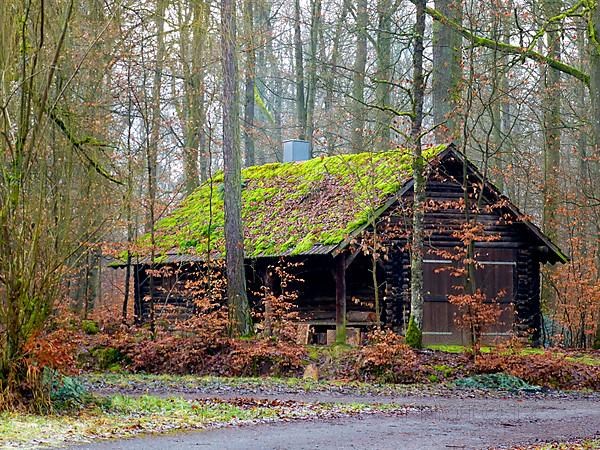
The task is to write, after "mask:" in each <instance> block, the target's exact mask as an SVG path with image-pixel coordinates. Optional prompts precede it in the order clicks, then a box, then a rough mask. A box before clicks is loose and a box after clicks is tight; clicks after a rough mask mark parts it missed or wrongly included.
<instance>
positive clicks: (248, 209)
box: [141, 145, 446, 256]
mask: <svg viewBox="0 0 600 450" xmlns="http://www.w3.org/2000/svg"><path fill="white" fill-rule="evenodd" d="M445 148H446V146H443V145H442V146H436V147H431V148H429V149H427V150H425V152H424V157H425V158H426V159H427V160H431V159H432V158H434V157H435V156H437V155H438V154H439V153H440V152H441V151H442V150H443V149H445ZM411 161H412V157H411V153H410V152H409V151H407V150H394V151H388V152H381V153H370V152H367V153H360V154H351V155H336V156H329V157H321V158H314V159H311V160H309V161H305V162H302V163H284V164H282V163H274V164H265V165H262V166H254V167H249V168H247V169H244V170H243V171H242V177H243V180H244V183H243V184H244V186H243V191H242V203H243V207H242V218H243V222H244V226H245V244H246V252H247V254H248V255H249V256H261V255H262V256H273V255H278V254H282V253H285V252H289V253H291V254H301V253H304V252H307V251H308V250H310V249H311V248H312V247H313V246H314V245H316V244H321V245H336V244H339V243H340V242H342V241H343V240H344V239H345V238H347V237H348V236H349V234H350V233H352V232H353V231H355V230H356V229H358V228H360V227H361V226H363V225H365V224H366V223H367V222H368V220H369V219H370V218H371V217H372V215H373V213H374V212H375V211H376V210H377V209H378V208H380V207H381V206H382V205H383V204H384V203H385V202H386V201H387V200H388V199H389V198H390V197H391V196H392V195H394V194H395V193H397V192H398V191H399V190H400V188H401V187H402V185H403V184H404V183H405V182H406V180H407V179H409V178H410V176H411V172H412V169H411ZM222 183H223V174H222V173H218V174H216V175H215V176H214V177H213V178H212V179H211V180H209V181H207V182H206V183H204V184H203V185H202V186H200V187H199V188H198V189H196V191H194V192H193V193H192V194H191V195H190V196H189V197H187V198H186V199H185V200H184V201H183V202H182V203H181V205H180V206H179V207H178V208H177V209H176V210H175V211H173V213H172V214H171V215H169V216H167V217H165V218H164V219H162V220H161V221H159V222H158V224H157V227H156V242H157V245H158V247H159V249H160V250H161V251H162V252H167V251H177V252H182V253H184V252H190V253H196V254H203V253H206V251H207V250H211V251H215V252H222V251H223V245H224V237H223V226H224V213H223V198H222V195H220V194H219V189H222V188H221V186H222ZM141 243H142V244H148V243H149V239H148V237H147V236H146V237H144V238H142V240H141Z"/></svg>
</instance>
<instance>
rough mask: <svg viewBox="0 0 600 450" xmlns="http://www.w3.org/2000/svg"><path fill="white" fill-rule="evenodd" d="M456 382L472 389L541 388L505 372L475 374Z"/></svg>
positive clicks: (511, 389) (509, 389)
mask: <svg viewBox="0 0 600 450" xmlns="http://www.w3.org/2000/svg"><path fill="white" fill-rule="evenodd" d="M455 384H456V386H459V387H464V388H471V389H502V390H506V391H520V390H524V391H537V390H539V389H540V388H539V387H538V386H532V385H531V384H529V383H527V382H526V381H524V380H523V379H521V378H518V377H515V376H513V375H508V374H505V373H489V374H481V375H473V376H470V377H465V378H461V379H460V380H456V382H455Z"/></svg>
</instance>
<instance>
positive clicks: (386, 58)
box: [375, 0, 394, 150]
mask: <svg viewBox="0 0 600 450" xmlns="http://www.w3.org/2000/svg"><path fill="white" fill-rule="evenodd" d="M393 14H394V10H393V9H392V0H379V1H378V3H377V15H378V21H379V26H378V29H377V81H376V83H377V85H376V88H375V96H376V102H377V105H378V106H381V107H384V106H389V104H390V92H391V89H390V87H391V86H390V84H389V83H390V82H391V81H392V71H393V65H392V34H391V28H392V16H393ZM390 121H391V115H390V113H389V112H388V111H383V110H380V109H378V110H377V111H376V120H375V123H376V136H375V145H376V147H377V148H380V149H382V150H389V148H390Z"/></svg>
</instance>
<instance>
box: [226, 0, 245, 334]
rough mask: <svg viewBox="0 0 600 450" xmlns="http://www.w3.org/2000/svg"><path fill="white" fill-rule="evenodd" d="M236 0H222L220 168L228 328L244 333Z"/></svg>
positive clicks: (235, 332) (233, 331)
mask: <svg viewBox="0 0 600 450" xmlns="http://www.w3.org/2000/svg"><path fill="white" fill-rule="evenodd" d="M236 36H237V33H236V7H235V0H221V53H222V55H221V57H222V65H223V172H224V188H225V189H224V194H223V195H224V204H225V253H226V255H225V256H226V264H227V269H226V270H227V303H228V307H229V332H230V334H231V335H232V336H244V335H248V334H250V332H251V331H252V320H251V317H250V308H249V306H248V297H247V294H246V273H245V267H244V235H243V226H242V179H241V172H242V158H241V152H240V123H239V116H238V107H239V94H238V83H237V81H238V63H237V52H236V43H237V42H236Z"/></svg>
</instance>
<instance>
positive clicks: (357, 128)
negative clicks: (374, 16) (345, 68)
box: [350, 0, 369, 153]
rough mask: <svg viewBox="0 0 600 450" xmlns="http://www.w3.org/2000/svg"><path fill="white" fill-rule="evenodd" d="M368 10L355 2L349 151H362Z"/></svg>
mask: <svg viewBox="0 0 600 450" xmlns="http://www.w3.org/2000/svg"><path fill="white" fill-rule="evenodd" d="M368 22H369V10H368V2H367V0H357V1H356V32H355V34H356V56H355V58H354V68H353V72H352V99H351V105H352V107H351V109H350V111H351V114H352V118H351V129H350V149H351V151H352V152H354V153H359V152H362V151H364V150H365V149H364V133H365V120H366V109H365V76H366V74H365V70H366V68H367V25H368Z"/></svg>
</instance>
